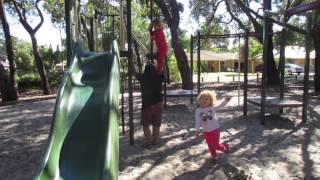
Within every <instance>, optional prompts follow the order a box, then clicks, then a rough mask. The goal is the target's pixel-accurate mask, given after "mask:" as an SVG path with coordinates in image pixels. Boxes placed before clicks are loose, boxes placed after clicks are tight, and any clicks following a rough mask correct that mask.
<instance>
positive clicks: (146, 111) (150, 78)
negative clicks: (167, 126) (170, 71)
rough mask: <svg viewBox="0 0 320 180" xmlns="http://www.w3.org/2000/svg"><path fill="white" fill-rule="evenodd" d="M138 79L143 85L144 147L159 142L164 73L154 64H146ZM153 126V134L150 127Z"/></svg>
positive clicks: (142, 117) (142, 119) (142, 120)
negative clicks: (157, 70)
mask: <svg viewBox="0 0 320 180" xmlns="http://www.w3.org/2000/svg"><path fill="white" fill-rule="evenodd" d="M137 78H138V80H139V82H140V85H141V97H142V108H141V110H142V112H141V124H142V126H143V133H144V136H145V142H144V145H143V146H144V147H148V146H150V145H155V144H158V143H159V139H160V138H159V137H160V126H161V118H162V117H161V116H162V111H163V109H162V108H163V103H162V82H163V80H164V75H163V74H158V73H157V72H156V67H155V66H154V65H153V64H148V65H146V66H145V69H144V72H143V74H141V75H138V77H137ZM150 125H151V126H152V135H151V131H150V129H149V127H150Z"/></svg>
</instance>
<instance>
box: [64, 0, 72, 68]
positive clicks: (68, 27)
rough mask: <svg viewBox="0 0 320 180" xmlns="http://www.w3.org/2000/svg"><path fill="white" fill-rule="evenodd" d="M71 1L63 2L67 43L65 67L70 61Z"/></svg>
mask: <svg viewBox="0 0 320 180" xmlns="http://www.w3.org/2000/svg"><path fill="white" fill-rule="evenodd" d="M71 2H72V1H67V2H66V3H65V6H64V7H65V16H66V17H65V21H66V44H67V67H69V66H70V62H71V46H72V45H71V22H70V10H71Z"/></svg>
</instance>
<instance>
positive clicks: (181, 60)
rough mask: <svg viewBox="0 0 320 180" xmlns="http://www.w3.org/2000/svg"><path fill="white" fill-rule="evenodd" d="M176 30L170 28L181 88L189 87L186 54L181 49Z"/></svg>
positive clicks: (188, 69)
mask: <svg viewBox="0 0 320 180" xmlns="http://www.w3.org/2000/svg"><path fill="white" fill-rule="evenodd" d="M177 31H178V30H177V29H172V28H170V32H171V38H172V47H173V52H174V55H175V57H176V59H177V65H178V68H179V71H180V75H181V79H182V88H183V89H191V87H192V85H191V82H190V76H192V75H191V74H190V68H189V65H188V59H187V55H186V53H185V52H184V50H183V47H182V44H181V41H180V39H179V35H178V32H177Z"/></svg>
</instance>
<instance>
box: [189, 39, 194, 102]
mask: <svg viewBox="0 0 320 180" xmlns="http://www.w3.org/2000/svg"><path fill="white" fill-rule="evenodd" d="M190 82H191V97H190V100H191V104H193V35H192V34H191V37H190Z"/></svg>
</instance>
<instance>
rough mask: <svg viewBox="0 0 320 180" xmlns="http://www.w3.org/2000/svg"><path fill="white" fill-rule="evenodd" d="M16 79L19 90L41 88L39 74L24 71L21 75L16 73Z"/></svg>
mask: <svg viewBox="0 0 320 180" xmlns="http://www.w3.org/2000/svg"><path fill="white" fill-rule="evenodd" d="M17 81H18V87H19V91H25V90H27V89H40V88H41V79H40V76H39V75H38V74H36V73H25V74H22V75H19V74H18V78H17Z"/></svg>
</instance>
